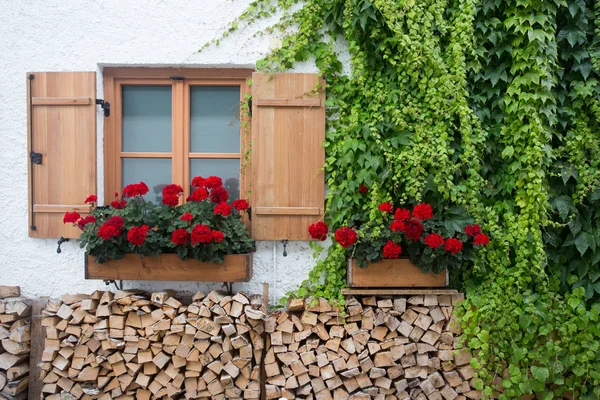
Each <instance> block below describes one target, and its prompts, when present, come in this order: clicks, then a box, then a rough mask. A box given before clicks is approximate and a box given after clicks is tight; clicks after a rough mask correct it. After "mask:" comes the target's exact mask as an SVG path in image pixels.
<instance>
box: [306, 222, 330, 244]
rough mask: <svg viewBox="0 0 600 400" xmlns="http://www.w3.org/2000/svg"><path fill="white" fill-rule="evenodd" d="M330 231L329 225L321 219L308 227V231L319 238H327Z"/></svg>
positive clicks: (315, 237) (314, 237)
mask: <svg viewBox="0 0 600 400" xmlns="http://www.w3.org/2000/svg"><path fill="white" fill-rule="evenodd" d="M328 231H329V228H328V227H327V224H326V223H325V222H323V221H319V222H317V223H314V224H312V225H310V226H309V227H308V233H309V234H310V237H311V238H313V239H317V240H325V239H327V232H328Z"/></svg>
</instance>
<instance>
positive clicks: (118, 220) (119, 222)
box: [106, 215, 125, 229]
mask: <svg viewBox="0 0 600 400" xmlns="http://www.w3.org/2000/svg"><path fill="white" fill-rule="evenodd" d="M106 223H107V224H109V225H113V226H116V227H117V228H119V229H121V228H122V227H123V224H124V223H125V220H124V219H123V217H121V216H119V215H113V216H112V217H110V218H109V219H108V221H106Z"/></svg>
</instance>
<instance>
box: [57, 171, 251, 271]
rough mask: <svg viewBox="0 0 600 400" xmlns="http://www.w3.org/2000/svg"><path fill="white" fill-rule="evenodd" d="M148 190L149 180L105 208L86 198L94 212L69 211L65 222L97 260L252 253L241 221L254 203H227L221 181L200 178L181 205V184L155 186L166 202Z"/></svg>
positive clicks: (207, 257) (203, 258) (220, 257)
mask: <svg viewBox="0 0 600 400" xmlns="http://www.w3.org/2000/svg"><path fill="white" fill-rule="evenodd" d="M227 182H230V180H228V181H227ZM230 183H231V182H230ZM233 187H234V188H236V190H237V186H235V185H234V186H233ZM149 192H150V188H148V185H146V183H144V182H139V183H134V184H129V185H127V186H125V188H124V189H123V193H122V197H119V194H118V193H115V199H114V200H113V201H112V202H110V205H109V206H105V207H95V205H96V202H97V201H98V198H97V196H96V195H90V196H88V197H87V198H86V200H85V203H86V204H89V205H90V212H89V213H88V212H86V213H84V216H82V215H80V214H79V213H78V212H67V213H66V214H65V215H64V217H63V222H64V223H65V224H73V225H74V226H76V227H78V228H79V229H81V230H82V234H81V237H80V241H81V246H82V247H85V248H86V250H87V251H88V252H89V253H90V254H91V255H94V256H96V261H97V262H104V261H106V260H110V259H113V258H120V257H122V256H123V255H124V254H125V253H138V254H140V255H148V256H156V255H158V254H161V253H177V254H178V255H179V257H180V258H182V259H186V258H194V259H197V260H201V261H209V262H221V261H222V260H223V257H224V256H225V255H226V254H240V253H247V252H249V251H252V250H253V248H254V242H253V241H252V240H251V239H250V237H249V233H248V229H247V227H246V225H245V223H244V221H243V219H242V214H243V212H244V211H247V210H248V209H249V208H250V205H249V204H248V201H246V200H245V199H236V200H234V201H233V202H231V203H228V201H230V194H229V191H228V190H227V189H226V188H225V187H224V186H223V181H222V179H221V178H219V177H217V176H210V177H208V178H204V177H201V176H197V177H195V178H194V179H193V180H192V191H191V194H189V196H188V197H187V201H186V202H182V201H181V198H182V195H183V194H184V189H183V188H182V186H181V185H178V184H169V185H165V186H162V187H155V188H153V192H154V193H161V194H162V200H159V201H160V203H161V204H155V203H153V202H150V201H146V200H145V199H144V197H143V196H144V195H145V194H147V193H149ZM235 196H237V194H235ZM125 199H128V200H129V201H126V200H125Z"/></svg>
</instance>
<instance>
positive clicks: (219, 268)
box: [85, 253, 252, 283]
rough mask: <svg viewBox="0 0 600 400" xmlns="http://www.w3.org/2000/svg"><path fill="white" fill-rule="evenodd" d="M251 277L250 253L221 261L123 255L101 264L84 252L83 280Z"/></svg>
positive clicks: (241, 279)
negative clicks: (220, 262)
mask: <svg viewBox="0 0 600 400" xmlns="http://www.w3.org/2000/svg"><path fill="white" fill-rule="evenodd" d="M251 278H252V253H246V254H230V255H226V256H225V260H224V261H223V263H222V264H219V263H209V262H202V261H197V260H194V259H189V260H185V261H184V260H181V259H180V258H179V257H178V256H177V255H176V254H161V255H159V256H158V257H149V256H146V257H144V258H142V257H140V256H139V255H137V254H126V255H125V257H123V258H121V259H119V260H109V261H106V262H104V263H102V264H98V263H96V261H95V257H94V256H91V255H89V254H86V255H85V279H101V280H109V281H119V280H126V281H137V280H144V281H188V282H229V283H232V282H248V281H249V280H250V279H251Z"/></svg>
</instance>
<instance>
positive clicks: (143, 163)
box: [123, 158, 172, 203]
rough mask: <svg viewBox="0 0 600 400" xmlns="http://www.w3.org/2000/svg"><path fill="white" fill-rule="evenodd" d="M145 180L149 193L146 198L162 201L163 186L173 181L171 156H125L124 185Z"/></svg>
mask: <svg viewBox="0 0 600 400" xmlns="http://www.w3.org/2000/svg"><path fill="white" fill-rule="evenodd" d="M139 182H145V183H146V185H148V189H150V190H149V191H148V193H147V194H146V195H145V196H144V198H145V199H146V200H148V201H153V202H155V203H160V202H161V201H162V188H163V186H165V185H168V184H169V183H172V182H171V159H170V158H124V159H123V187H125V185H128V184H130V183H139Z"/></svg>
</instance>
